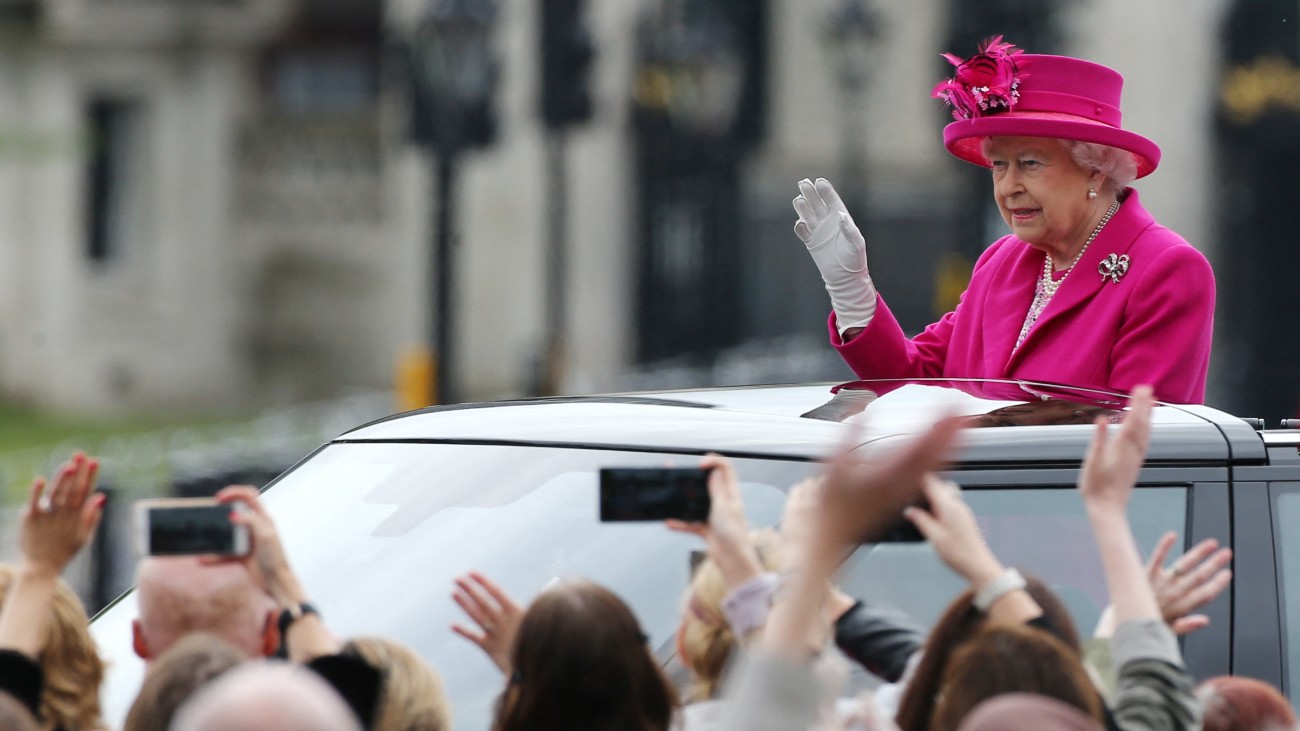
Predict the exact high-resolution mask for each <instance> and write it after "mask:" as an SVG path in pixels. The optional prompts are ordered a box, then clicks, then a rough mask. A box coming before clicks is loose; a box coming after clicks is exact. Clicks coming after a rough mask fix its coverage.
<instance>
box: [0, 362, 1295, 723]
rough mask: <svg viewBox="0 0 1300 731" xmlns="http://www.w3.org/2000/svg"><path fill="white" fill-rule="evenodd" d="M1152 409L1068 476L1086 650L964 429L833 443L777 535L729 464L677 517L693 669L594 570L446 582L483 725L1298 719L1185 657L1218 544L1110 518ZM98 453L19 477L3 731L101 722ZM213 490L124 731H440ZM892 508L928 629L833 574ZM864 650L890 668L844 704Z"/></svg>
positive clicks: (149, 571)
mask: <svg viewBox="0 0 1300 731" xmlns="http://www.w3.org/2000/svg"><path fill="white" fill-rule="evenodd" d="M1152 405H1153V400H1152V396H1151V392H1150V390H1149V389H1146V388H1139V389H1138V390H1137V391H1136V392H1135V393H1134V395H1133V398H1132V400H1131V405H1130V408H1129V410H1128V412H1127V413H1126V414H1125V418H1124V419H1123V421H1122V424H1121V425H1119V426H1114V425H1111V424H1109V423H1108V422H1110V421H1111V420H1110V419H1106V418H1101V419H1099V420H1098V424H1097V431H1096V433H1095V435H1094V438H1093V442H1092V446H1091V448H1090V450H1089V452H1088V454H1087V456H1086V459H1085V462H1084V465H1083V468H1082V470H1081V472H1080V479H1079V487H1078V489H1079V493H1080V495H1081V497H1082V500H1083V503H1084V504H1085V506H1086V509H1087V516H1088V519H1089V522H1090V523H1091V525H1092V529H1093V533H1094V535H1095V538H1096V544H1097V547H1098V550H1099V555H1100V560H1101V564H1102V567H1103V569H1104V573H1105V578H1106V585H1107V589H1108V593H1109V598H1110V606H1109V607H1108V608H1107V610H1106V611H1105V612H1104V613H1103V616H1102V620H1101V622H1100V623H1099V625H1098V627H1097V628H1096V631H1095V633H1094V636H1093V637H1092V638H1090V639H1087V640H1084V639H1082V637H1081V635H1080V632H1079V629H1078V628H1076V626H1075V623H1074V621H1073V619H1072V618H1071V616H1070V613H1069V611H1068V610H1067V609H1066V607H1065V604H1064V603H1063V602H1062V601H1061V599H1060V598H1058V597H1057V596H1056V595H1055V594H1054V593H1053V591H1052V589H1051V588H1050V587H1049V586H1048V585H1047V584H1045V583H1044V582H1042V581H1040V580H1038V579H1036V578H1034V577H1032V576H1024V575H1022V574H1020V573H1019V572H1018V571H1017V570H1015V569H1014V568H1010V567H1007V566H1005V565H1003V563H1002V562H1001V561H1000V560H999V558H998V557H997V556H996V555H995V554H994V552H993V551H992V550H991V549H990V548H989V547H988V546H987V545H986V544H985V542H984V541H983V539H982V536H981V532H980V528H979V526H978V524H977V523H976V520H975V517H974V514H973V513H972V511H971V509H970V508H969V507H968V506H967V504H966V502H965V501H964V499H963V496H962V492H961V490H960V488H958V487H957V486H956V485H955V484H953V483H951V482H947V481H945V480H942V479H940V478H939V477H938V476H937V471H938V470H939V469H941V467H942V465H943V462H944V458H945V455H946V454H947V453H948V451H949V447H950V445H951V443H952V441H953V439H954V437H955V435H956V433H957V432H958V431H959V430H960V428H961V426H960V424H959V423H958V422H957V421H955V420H948V421H944V422H942V423H940V424H938V425H936V426H935V427H934V428H933V429H932V430H931V431H929V432H928V433H927V434H925V435H923V436H922V437H919V438H918V439H916V440H915V441H914V442H913V443H911V444H910V445H909V446H907V447H905V448H902V449H899V450H896V451H895V452H894V453H893V454H891V455H889V456H887V457H884V458H882V459H880V460H877V461H874V462H871V463H862V462H858V461H855V460H853V459H851V458H849V457H848V456H847V454H844V455H840V456H838V457H835V458H833V459H831V460H829V461H828V463H827V466H826V469H825V470H824V473H823V474H822V476H820V477H818V478H816V479H811V480H808V481H805V482H804V483H801V484H799V485H795V486H792V487H791V489H790V490H789V493H788V498H787V501H786V505H785V509H784V513H783V515H782V518H781V521H780V525H779V527H778V528H770V529H762V530H758V531H753V530H751V528H750V526H749V525H748V524H747V521H746V517H745V510H744V505H743V504H742V499H741V491H740V488H739V477H738V475H737V474H736V470H735V468H734V467H733V465H732V464H731V462H729V461H728V460H727V459H725V458H723V457H720V456H717V455H709V456H707V457H705V458H704V460H703V462H702V466H703V467H707V468H710V477H709V494H710V498H711V507H710V512H709V516H708V519H707V522H701V523H684V522H679V521H669V523H668V525H667V529H669V530H675V531H681V532H686V533H692V534H695V535H697V536H699V537H700V538H701V539H702V541H703V543H704V546H705V549H706V554H707V557H706V558H705V559H704V560H703V561H702V562H701V564H700V565H699V566H698V568H697V569H696V571H695V573H694V575H693V578H692V580H691V583H690V586H689V588H688V590H687V593H686V597H685V598H684V600H683V602H682V617H681V623H680V628H679V631H678V634H677V643H676V648H677V653H676V654H677V658H678V659H679V660H680V662H681V664H682V666H683V667H684V668H685V669H686V670H687V671H688V674H689V678H688V679H687V680H686V681H685V682H684V683H679V682H674V681H673V680H670V678H669V677H668V675H667V674H666V673H665V672H664V669H663V667H662V664H661V661H660V660H659V659H658V658H657V657H656V655H655V653H654V652H653V651H652V649H651V648H650V647H649V646H648V645H647V638H646V635H645V634H644V632H643V631H642V629H641V625H640V623H639V621H638V619H637V617H636V614H635V613H634V612H633V610H632V609H631V608H630V607H629V606H628V605H627V604H626V603H625V602H624V601H623V600H621V599H620V598H619V597H618V596H617V595H616V594H614V593H613V592H611V591H610V590H609V589H607V588H605V587H603V586H600V585H598V584H595V583H592V582H589V581H578V580H572V581H567V582H561V583H558V584H556V585H554V586H551V587H549V588H547V589H545V590H544V591H543V592H542V593H541V594H539V595H538V596H537V597H536V598H535V599H533V601H532V602H531V603H529V604H528V605H527V606H524V605H521V604H520V603H519V602H517V601H515V600H514V599H513V598H511V597H510V596H509V595H508V594H507V593H506V592H505V591H503V590H502V589H501V587H500V586H498V585H497V584H496V583H495V582H494V581H493V580H492V579H491V578H490V577H488V576H485V575H483V574H480V573H470V574H467V575H465V576H462V577H460V578H459V579H457V581H456V584H455V586H454V587H453V599H454V601H455V603H456V604H458V605H459V606H460V608H461V609H462V610H463V612H464V613H465V615H466V617H468V621H466V622H465V623H464V624H461V625H455V626H454V627H452V628H451V630H450V631H453V632H455V633H456V634H458V635H460V636H462V637H464V638H465V639H466V640H468V641H470V642H472V643H473V644H474V645H476V646H478V647H479V648H481V649H482V651H483V652H484V653H485V654H486V656H487V657H488V658H489V659H490V660H491V661H492V662H493V663H494V664H495V665H496V666H497V667H498V668H499V669H500V671H501V678H502V681H501V682H502V689H501V692H500V695H499V698H498V700H497V703H496V708H495V718H494V721H493V725H492V727H493V729H494V731H516V730H520V731H534V730H536V731H542V730H549V729H556V730H559V729H568V730H573V729H592V730H596V729H602V730H603V729H637V730H638V731H652V730H654V731H669V730H670V729H672V730H676V731H712V730H718V731H739V730H741V729H745V730H755V729H757V730H760V731H761V730H763V729H772V730H773V731H776V730H777V729H780V730H782V731H790V730H792V729H818V730H821V729H865V730H870V731H884V730H886V729H890V730H892V729H897V730H899V731H931V730H935V731H955V730H956V729H970V730H978V729H1094V730H1095V729H1103V728H1104V729H1122V730H1123V731H1147V730H1157V729H1158V730H1168V731H1183V730H1192V729H1198V728H1204V729H1207V731H1229V730H1232V731H1279V730H1285V729H1295V728H1298V727H1297V724H1296V719H1295V716H1294V714H1293V712H1292V710H1291V708H1290V706H1289V704H1288V702H1287V701H1286V699H1285V698H1284V697H1283V696H1282V695H1281V694H1280V693H1279V692H1278V691H1277V690H1276V689H1274V688H1272V687H1270V686H1268V685H1267V684H1265V683H1261V682H1260V681H1257V680H1252V679H1249V678H1237V677H1226V676H1225V677H1216V678H1210V679H1206V680H1204V681H1203V682H1201V683H1200V684H1199V685H1197V684H1196V682H1195V680H1194V679H1193V678H1192V676H1191V675H1190V674H1189V672H1188V670H1187V668H1186V666H1185V665H1184V663H1183V660H1182V658H1181V656H1180V651H1179V645H1178V642H1177V636H1178V635H1179V634H1185V633H1188V632H1194V631H1196V630H1198V629H1200V628H1201V627H1203V626H1205V624H1206V622H1207V621H1208V620H1207V619H1206V618H1205V617H1204V616H1201V615H1198V614H1196V613H1195V612H1196V611H1197V609H1198V608H1200V607H1201V606H1203V605H1204V604H1206V603H1207V602H1209V601H1211V600H1212V599H1213V598H1214V597H1215V596H1217V595H1218V594H1219V593H1221V592H1222V591H1223V590H1224V589H1225V588H1226V587H1227V585H1228V584H1229V582H1230V579H1231V574H1230V571H1229V569H1228V568H1227V566H1228V563H1229V561H1230V559H1231V553H1230V551H1229V550H1228V549H1224V548H1220V547H1219V546H1218V545H1217V544H1216V543H1214V542H1213V541H1206V542H1203V543H1201V544H1200V545H1197V546H1194V547H1193V548H1192V549H1190V550H1188V551H1187V552H1186V553H1184V554H1183V555H1181V556H1179V557H1178V558H1177V559H1176V560H1174V561H1172V562H1170V563H1169V565H1168V566H1166V565H1165V564H1166V560H1167V557H1168V555H1169V552H1170V550H1171V548H1172V546H1173V545H1174V543H1175V542H1176V540H1177V539H1176V536H1175V535H1174V534H1172V533H1170V534H1168V535H1166V536H1165V537H1164V538H1163V539H1162V540H1161V542H1160V543H1159V545H1158V546H1157V547H1156V549H1155V550H1154V551H1153V553H1152V556H1151V557H1150V559H1148V560H1147V561H1146V562H1145V563H1144V562H1143V560H1142V559H1141V557H1140V554H1139V550H1138V547H1137V545H1136V542H1135V540H1134V538H1133V534H1132V532H1131V530H1130V527H1129V523H1128V518H1127V513H1126V508H1127V505H1128V501H1129V498H1130V496H1131V494H1132V491H1133V487H1134V484H1135V481H1136V479H1137V475H1138V471H1139V469H1140V467H1141V465H1142V463H1143V459H1144V456H1145V451H1146V444H1147V441H1148V437H1149V431H1150V414H1151V409H1152ZM97 469H98V465H97V463H96V461H95V460H94V459H91V458H88V457H85V456H83V455H75V456H74V457H73V458H72V459H71V460H70V461H69V462H68V463H67V464H66V465H64V466H63V467H62V468H61V469H60V470H59V471H58V473H57V474H56V475H55V476H54V478H53V479H52V480H51V481H50V482H49V483H46V482H45V481H43V480H37V481H36V482H35V483H34V485H33V486H32V489H31V493H30V496H29V500H28V504H27V506H26V510H25V512H24V516H23V519H22V525H21V531H20V552H19V553H20V557H21V558H20V560H19V562H18V563H17V565H15V566H9V567H4V568H3V570H0V591H3V594H2V596H3V604H2V605H0V728H5V729H10V728H12V729H47V730H49V729H62V730H64V731H92V730H94V729H103V728H106V727H107V725H106V723H105V721H104V720H103V719H102V718H101V711H100V705H99V689H100V684H101V682H102V680H103V677H104V672H105V668H104V663H103V661H102V660H101V659H100V657H99V654H98V652H97V651H96V648H95V644H94V642H93V640H92V639H91V637H90V634H89V632H88V629H87V618H86V615H85V611H84V609H83V608H82V606H81V604H80V602H79V601H78V600H77V598H76V595H75V594H74V593H73V592H71V591H70V590H69V588H68V587H67V585H66V584H64V583H63V581H62V580H61V579H60V575H61V574H62V572H63V570H64V568H65V567H66V566H67V565H68V563H69V562H70V561H71V560H72V559H73V558H74V557H75V556H76V555H77V553H78V552H79V551H80V550H81V549H82V548H83V547H84V546H85V544H86V543H87V542H88V541H89V539H90V537H91V535H92V533H93V532H94V531H95V528H96V525H97V524H98V522H99V519H100V516H101V514H102V509H103V504H104V501H103V498H102V496H101V495H99V494H97V493H96V492H95V490H94V486H95V480H96V473H97ZM217 500H218V501H220V502H222V503H228V504H231V505H234V504H240V505H242V506H243V507H244V508H245V509H241V510H238V511H232V512H231V520H232V521H233V522H237V523H240V524H242V525H245V526H246V527H247V529H248V531H249V533H250V535H251V537H252V541H251V550H250V552H249V553H248V554H247V555H245V556H239V557H214V556H179V557H148V558H145V559H144V560H143V561H142V562H141V566H140V568H139V573H138V586H137V594H138V613H139V616H138V619H137V620H136V621H135V623H134V625H133V635H134V638H133V639H134V648H135V651H136V653H137V654H138V655H139V656H140V657H141V658H143V659H144V660H145V662H146V664H147V668H146V672H145V675H144V679H143V682H142V683H141V686H140V688H139V691H138V694H137V696H136V698H135V701H134V704H133V705H132V707H131V709H130V711H129V713H128V714H127V717H126V719H125V722H124V729H125V730H126V731H163V730H165V729H178V730H181V731H190V730H206V729H226V730H233V731H240V730H242V729H289V730H290V731H292V730H296V729H302V730H304V731H306V730H308V729H322V730H329V731H333V730H336V729H337V730H338V731H345V730H347V731H357V730H360V729H374V730H376V731H416V730H417V729H428V730H431V731H440V730H442V729H450V728H451V727H452V716H451V712H450V706H449V702H448V699H447V697H446V694H445V693H444V690H443V686H442V680H441V677H440V675H439V673H438V672H437V671H436V670H435V669H434V668H432V667H430V666H429V664H428V663H427V662H425V660H423V659H422V658H421V657H420V656H419V655H418V654H417V653H415V652H414V651H412V650H411V649H410V648H408V647H405V646H404V645H402V644H401V643H398V642H395V641H392V640H389V639H385V638H379V637H354V638H348V639H346V640H343V639H340V638H338V637H336V636H335V635H334V634H333V633H332V632H331V631H330V630H329V629H328V628H327V627H326V625H325V623H324V621H323V620H322V618H321V615H320V613H319V612H317V611H316V609H315V608H314V607H313V606H312V605H311V604H310V602H309V601H308V593H307V592H306V590H305V589H304V587H303V586H302V585H301V583H300V582H299V579H298V577H297V576H296V574H295V573H294V571H293V569H292V567H291V564H290V561H289V559H288V557H287V556H286V554H285V551H284V549H283V546H282V545H281V542H280V539H279V536H278V533H277V530H276V526H275V524H274V522H273V520H272V519H271V517H270V515H269V514H268V513H267V511H266V509H265V508H264V506H263V505H262V503H261V501H260V498H259V495H258V493H257V491H256V490H254V489H253V488H249V487H238V486H236V487H229V488H226V489H225V490H222V491H221V492H220V493H218V495H217ZM900 519H901V520H906V521H910V522H911V523H913V524H914V525H915V526H916V528H917V529H918V530H919V531H920V532H921V533H922V534H923V535H924V536H925V538H926V539H927V540H928V541H929V543H930V544H931V546H932V547H933V549H934V551H935V553H936V554H937V555H938V557H939V558H940V559H941V560H942V561H943V562H944V563H945V564H947V566H948V567H949V568H951V570H952V571H953V572H954V573H955V574H957V575H958V576H959V577H961V579H962V580H963V581H964V582H965V583H966V584H967V589H966V590H965V591H963V592H962V593H961V594H959V595H958V596H957V597H955V598H954V599H953V600H952V603H951V604H950V605H949V607H948V608H947V609H946V610H945V611H944V612H943V613H942V615H941V616H940V618H939V619H938V621H937V622H936V623H935V625H934V626H933V627H931V628H930V629H929V630H928V631H927V630H926V629H924V628H923V627H922V626H920V625H919V624H918V623H916V622H914V621H912V620H911V619H909V618H908V617H907V616H906V615H904V614H902V613H901V612H899V611H897V610H894V609H891V608H890V607H888V606H884V605H881V604H879V603H876V602H866V601H862V600H858V599H855V598H853V597H850V596H848V595H846V594H844V593H843V592H842V591H840V590H839V589H838V588H837V587H836V586H835V577H836V572H837V570H838V568H839V566H840V564H841V563H842V562H843V561H844V560H845V559H846V557H847V556H849V555H850V554H851V553H852V552H853V551H854V550H856V549H857V547H858V546H860V545H861V544H863V543H864V542H867V543H869V542H871V541H873V540H875V539H878V538H879V537H880V536H882V535H883V534H884V533H885V532H887V531H889V530H891V529H892V528H893V527H895V525H896V524H897V522H898V521H899V520H900ZM853 664H857V665H859V666H860V667H861V668H862V669H863V670H865V671H866V672H869V673H871V674H873V675H875V676H877V677H878V678H879V680H880V684H879V685H877V686H875V687H874V688H873V689H872V690H871V691H865V692H861V693H858V694H856V695H852V694H847V693H846V692H845V688H846V683H845V680H846V679H847V677H848V675H849V671H850V669H851V665H853ZM443 672H454V670H452V669H449V668H444V669H443Z"/></svg>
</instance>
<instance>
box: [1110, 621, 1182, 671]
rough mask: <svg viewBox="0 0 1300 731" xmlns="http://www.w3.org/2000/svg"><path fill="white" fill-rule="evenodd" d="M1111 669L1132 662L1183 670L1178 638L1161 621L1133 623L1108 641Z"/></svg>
mask: <svg viewBox="0 0 1300 731" xmlns="http://www.w3.org/2000/svg"><path fill="white" fill-rule="evenodd" d="M1110 655H1111V665H1112V667H1114V668H1115V669H1116V670H1119V669H1121V668H1123V667H1124V666H1125V665H1127V664H1128V663H1130V662H1132V661H1134V660H1140V659H1141V660H1159V661H1161V662H1165V663H1168V664H1170V665H1173V666H1174V667H1179V668H1181V667H1183V655H1182V652H1180V651H1179V649H1178V638H1177V637H1176V636H1174V631H1173V630H1171V629H1169V625H1167V624H1165V623H1164V620H1162V619H1135V620H1129V621H1127V622H1125V623H1123V624H1121V625H1120V626H1119V627H1118V628H1116V629H1115V636H1114V637H1112V638H1111V640H1110Z"/></svg>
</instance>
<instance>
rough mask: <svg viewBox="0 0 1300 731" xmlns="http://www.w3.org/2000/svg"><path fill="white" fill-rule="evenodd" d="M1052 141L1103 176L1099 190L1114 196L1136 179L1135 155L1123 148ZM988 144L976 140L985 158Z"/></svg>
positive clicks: (1087, 167) (1085, 166) (1083, 166)
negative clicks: (1104, 180)
mask: <svg viewBox="0 0 1300 731" xmlns="http://www.w3.org/2000/svg"><path fill="white" fill-rule="evenodd" d="M1056 141H1057V142H1059V143H1061V147H1063V148H1064V149H1065V151H1066V152H1068V153H1070V159H1071V160H1074V164H1075V165H1078V166H1079V167H1081V168H1083V169H1085V170H1095V171H1096V172H1099V173H1101V174H1102V176H1104V177H1105V178H1106V182H1105V183H1103V184H1102V190H1101V191H1100V192H1104V193H1110V194H1112V195H1118V194H1119V192H1120V191H1121V190H1124V189H1125V188H1127V187H1128V184H1129V183H1131V182H1133V181H1134V180H1136V179H1137V167H1138V164H1137V156H1136V155H1134V154H1133V153H1131V152H1129V151H1127V150H1121V149H1119V148H1117V147H1111V146H1110V145H1099V144H1097V143H1096V142H1082V141H1080V140H1064V139H1057V140H1056ZM992 144H993V138H992V137H985V138H984V139H982V140H980V154H982V155H983V156H984V159H985V160H988V159H989V146H990V145H992Z"/></svg>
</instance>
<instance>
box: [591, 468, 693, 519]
mask: <svg viewBox="0 0 1300 731" xmlns="http://www.w3.org/2000/svg"><path fill="white" fill-rule="evenodd" d="M709 472H710V471H709V470H706V469H701V468H699V467H687V468H675V467H606V468H603V469H601V471H600V520H601V522H602V523H617V522H628V521H658V520H668V519H669V518H676V519H677V520H684V521H687V522H688V523H705V522H707V521H708V520H709Z"/></svg>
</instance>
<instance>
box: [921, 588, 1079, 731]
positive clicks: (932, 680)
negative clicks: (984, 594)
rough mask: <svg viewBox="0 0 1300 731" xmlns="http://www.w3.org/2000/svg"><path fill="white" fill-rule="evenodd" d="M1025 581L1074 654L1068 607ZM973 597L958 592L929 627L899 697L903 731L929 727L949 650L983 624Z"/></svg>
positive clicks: (1075, 639) (1050, 626) (1075, 646)
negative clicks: (910, 676) (911, 671)
mask: <svg viewBox="0 0 1300 731" xmlns="http://www.w3.org/2000/svg"><path fill="white" fill-rule="evenodd" d="M1025 582H1026V587H1025V590H1026V591H1028V592H1029V596H1031V597H1033V599H1034V601H1035V602H1036V603H1037V604H1038V606H1039V607H1040V608H1042V610H1043V621H1044V623H1045V624H1046V626H1047V627H1048V629H1049V630H1050V631H1051V633H1052V634H1053V635H1054V636H1055V637H1056V638H1057V639H1059V640H1060V641H1061V642H1062V643H1064V644H1065V646H1066V647H1069V648H1072V650H1073V651H1074V653H1075V654H1076V656H1078V653H1079V652H1080V650H1079V646H1080V645H1079V632H1078V630H1076V629H1075V627H1074V619H1073V618H1071V616H1070V610H1069V609H1068V608H1066V606H1065V604H1064V602H1062V601H1061V600H1060V598H1059V597H1057V596H1056V593H1055V592H1053V591H1052V590H1051V589H1050V588H1048V586H1047V585H1046V584H1044V583H1043V582H1041V581H1039V580H1038V579H1037V578H1035V577H1033V576H1029V575H1027V574H1026V575H1025ZM973 599H974V593H973V592H971V591H969V590H967V591H964V592H962V593H961V594H960V595H958V596H957V598H956V599H954V600H953V602H952V604H949V605H948V608H947V609H946V610H945V611H944V613H943V614H942V615H941V616H940V617H939V620H938V621H937V622H935V625H934V628H933V629H931V630H930V636H929V638H927V639H926V641H925V649H924V652H923V653H922V655H921V661H920V663H918V664H917V666H916V672H915V673H914V674H913V676H912V680H911V682H909V683H908V685H907V689H906V690H905V691H903V697H902V698H901V699H900V700H899V706H898V717H897V718H898V726H899V728H901V729H902V730H903V731H926V729H928V728H929V727H930V719H931V717H932V715H933V711H934V699H935V697H936V696H937V695H938V694H939V690H940V688H941V687H942V683H943V674H944V671H945V670H946V669H947V666H948V662H949V661H950V659H951V657H952V654H953V652H954V651H955V650H956V649H957V648H958V647H960V646H961V645H962V644H963V643H965V642H967V641H968V640H970V638H971V637H973V636H975V634H976V633H977V632H979V631H980V630H981V629H983V628H984V626H985V621H984V620H985V619H986V615H985V614H984V613H983V612H981V611H979V610H978V609H976V608H975V606H974V605H973V604H972V603H971V602H972V600H973Z"/></svg>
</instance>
